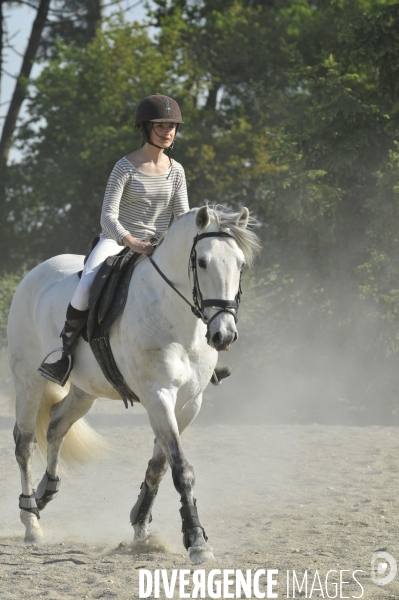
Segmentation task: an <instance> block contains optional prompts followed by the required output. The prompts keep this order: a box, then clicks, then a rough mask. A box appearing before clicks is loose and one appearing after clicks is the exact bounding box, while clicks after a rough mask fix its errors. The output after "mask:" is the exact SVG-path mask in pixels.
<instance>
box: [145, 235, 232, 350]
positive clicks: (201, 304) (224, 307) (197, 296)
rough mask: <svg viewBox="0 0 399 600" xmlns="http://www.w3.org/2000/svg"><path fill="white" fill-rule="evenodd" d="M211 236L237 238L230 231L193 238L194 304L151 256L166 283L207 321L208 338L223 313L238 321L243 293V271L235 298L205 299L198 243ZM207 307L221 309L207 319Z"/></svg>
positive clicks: (199, 316)
mask: <svg viewBox="0 0 399 600" xmlns="http://www.w3.org/2000/svg"><path fill="white" fill-rule="evenodd" d="M210 237H218V238H223V237H229V238H232V239H233V240H234V239H235V238H234V237H233V236H232V235H230V234H229V233H226V232H224V231H217V232H207V233H199V234H197V235H196V236H195V238H194V240H193V245H192V248H191V252H190V260H189V267H188V268H189V275H190V268H191V271H192V274H193V283H194V286H193V292H192V293H193V304H191V302H190V301H189V300H187V298H186V297H185V296H183V294H182V293H181V292H179V290H178V289H177V288H176V287H175V286H174V285H173V283H172V282H171V281H170V280H169V279H168V278H167V277H166V275H164V273H162V271H161V269H160V268H159V267H158V265H157V264H156V263H155V262H154V260H153V258H152V257H151V256H150V257H149V259H150V261H151V263H152V265H153V266H154V267H155V269H156V270H157V271H158V273H159V274H160V276H161V277H162V279H164V281H166V283H167V284H168V285H169V286H170V287H171V288H172V289H173V290H174V291H175V292H176V294H178V295H179V296H180V298H182V299H183V300H184V302H186V304H188V305H189V306H190V307H191V311H192V313H193V314H194V315H195V316H196V317H197V318H198V319H201V320H202V321H203V323H205V325H206V326H207V338H208V339H209V335H210V334H209V325H210V324H211V323H212V321H213V320H214V319H216V317H217V316H218V315H220V314H221V313H223V312H228V313H230V314H231V315H232V316H233V317H234V321H235V322H236V323H237V321H238V317H237V312H238V308H239V306H240V301H241V295H242V289H241V273H240V282H239V285H238V292H237V294H236V297H235V298H234V300H223V299H219V298H210V299H208V300H204V299H203V297H202V293H201V289H200V285H199V280H198V270H197V251H196V245H197V243H198V242H199V241H200V240H203V239H204V238H210ZM205 308H219V309H220V310H218V311H217V312H216V313H215V314H214V315H212V317H211V318H210V319H207V318H206V316H205V314H204V309H205Z"/></svg>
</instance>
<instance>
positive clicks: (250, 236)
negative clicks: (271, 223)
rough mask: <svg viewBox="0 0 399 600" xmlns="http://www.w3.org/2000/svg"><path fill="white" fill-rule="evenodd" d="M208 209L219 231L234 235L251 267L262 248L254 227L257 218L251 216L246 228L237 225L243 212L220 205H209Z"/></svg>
mask: <svg viewBox="0 0 399 600" xmlns="http://www.w3.org/2000/svg"><path fill="white" fill-rule="evenodd" d="M208 210H209V214H210V217H211V220H214V221H215V225H216V226H217V227H218V229H219V231H226V232H227V233H229V234H230V235H232V236H233V238H234V239H235V241H236V242H237V245H238V247H239V248H240V250H242V252H243V254H244V257H245V261H246V263H247V265H248V266H249V267H251V266H252V265H253V262H254V260H255V258H256V256H257V255H258V254H259V252H260V250H261V245H260V240H259V238H258V236H257V235H256V233H255V232H254V227H255V226H256V225H257V223H258V222H257V220H256V219H254V217H251V216H250V217H249V219H248V225H247V227H246V228H245V229H244V228H243V227H239V226H238V225H237V220H238V217H239V216H240V214H241V213H239V212H233V211H232V210H231V209H229V208H227V209H226V208H224V207H222V206H220V205H213V206H208Z"/></svg>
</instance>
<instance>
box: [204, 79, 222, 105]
mask: <svg viewBox="0 0 399 600" xmlns="http://www.w3.org/2000/svg"><path fill="white" fill-rule="evenodd" d="M218 91H219V86H218V85H213V86H212V87H211V88H209V90H208V98H207V99H206V105H205V106H206V108H208V109H210V110H216V103H217V97H218Z"/></svg>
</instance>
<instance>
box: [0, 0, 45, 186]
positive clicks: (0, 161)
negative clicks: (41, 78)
mask: <svg viewBox="0 0 399 600" xmlns="http://www.w3.org/2000/svg"><path fill="white" fill-rule="evenodd" d="M49 6H50V0H40V4H39V8H38V9H37V14H36V19H35V21H34V23H33V26H32V31H31V34H30V38H29V42H28V47H27V49H26V52H25V56H24V59H23V61H22V67H21V71H20V73H19V76H18V79H17V82H16V84H15V89H14V93H13V96H12V99H11V102H10V106H9V107H8V112H7V116H6V119H5V121H4V127H3V133H2V136H1V140H0V169H1V172H0V177H1V179H3V178H5V171H4V169H6V167H7V162H8V157H9V154H10V148H11V141H12V136H13V134H14V131H15V127H16V124H17V119H18V115H19V112H20V110H21V106H22V103H23V101H24V100H25V98H26V94H27V89H26V85H27V82H28V79H29V76H30V73H31V71H32V66H33V61H34V59H35V56H36V53H37V51H38V48H39V44H40V39H41V36H42V32H43V28H44V26H45V24H46V19H47V13H48V9H49Z"/></svg>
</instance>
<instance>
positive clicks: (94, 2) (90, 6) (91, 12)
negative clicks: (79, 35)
mask: <svg viewBox="0 0 399 600" xmlns="http://www.w3.org/2000/svg"><path fill="white" fill-rule="evenodd" d="M102 17H103V0H88V1H87V17H86V19H87V28H86V44H89V43H90V42H91V40H92V39H93V38H94V36H95V35H96V29H97V25H98V24H99V23H100V22H101V19H102Z"/></svg>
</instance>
